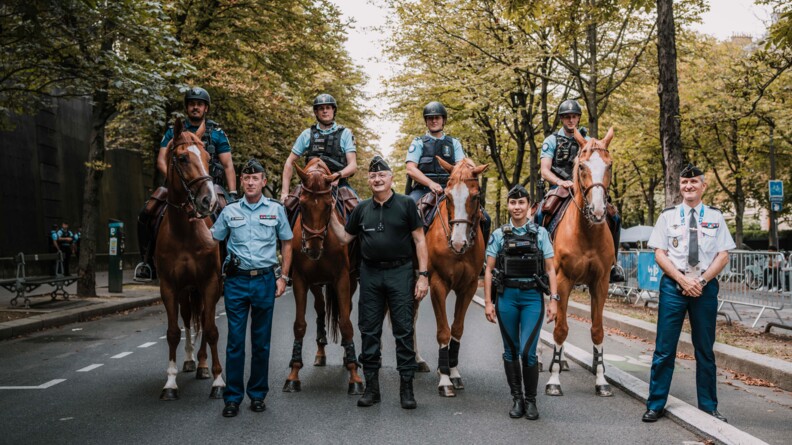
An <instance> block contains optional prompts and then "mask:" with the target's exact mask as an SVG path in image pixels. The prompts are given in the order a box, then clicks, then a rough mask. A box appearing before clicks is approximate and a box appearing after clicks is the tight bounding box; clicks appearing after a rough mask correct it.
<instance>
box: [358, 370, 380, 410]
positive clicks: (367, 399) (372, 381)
mask: <svg viewBox="0 0 792 445" xmlns="http://www.w3.org/2000/svg"><path fill="white" fill-rule="evenodd" d="M363 374H364V375H365V377H366V390H365V391H364V392H363V396H361V397H360V399H358V402H357V406H363V407H368V406H372V405H374V404H375V403H379V402H380V387H379V369H375V370H373V371H369V370H365V371H364V372H363Z"/></svg>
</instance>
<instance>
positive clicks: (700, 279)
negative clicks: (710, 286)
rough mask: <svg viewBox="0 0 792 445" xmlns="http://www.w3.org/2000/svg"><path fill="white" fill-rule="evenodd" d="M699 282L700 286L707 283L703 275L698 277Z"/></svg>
mask: <svg viewBox="0 0 792 445" xmlns="http://www.w3.org/2000/svg"><path fill="white" fill-rule="evenodd" d="M699 283H701V285H702V286H706V285H707V279H706V278H704V277H699Z"/></svg>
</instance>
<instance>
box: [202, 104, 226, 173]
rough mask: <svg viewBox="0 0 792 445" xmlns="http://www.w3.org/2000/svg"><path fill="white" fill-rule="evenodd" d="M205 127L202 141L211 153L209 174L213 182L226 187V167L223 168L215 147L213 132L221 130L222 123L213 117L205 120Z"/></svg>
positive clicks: (205, 148)
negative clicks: (219, 123) (218, 122)
mask: <svg viewBox="0 0 792 445" xmlns="http://www.w3.org/2000/svg"><path fill="white" fill-rule="evenodd" d="M204 127H205V131H204V134H203V136H201V142H203V144H204V150H206V152H207V153H209V175H210V176H211V177H212V182H214V183H215V184H217V185H219V186H221V187H223V188H225V186H226V176H225V168H223V164H222V163H221V162H220V158H219V157H218V156H217V148H216V147H215V143H214V140H213V139H212V132H213V131H215V130H219V129H220V125H218V124H217V122H215V121H213V120H211V119H206V121H205V122H204Z"/></svg>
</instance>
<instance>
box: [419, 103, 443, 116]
mask: <svg viewBox="0 0 792 445" xmlns="http://www.w3.org/2000/svg"><path fill="white" fill-rule="evenodd" d="M429 116H443V118H444V119H448V112H447V111H446V109H445V107H444V106H443V104H441V103H440V102H429V103H428V104H426V106H425V107H424V109H423V117H424V119H426V118H427V117H429Z"/></svg>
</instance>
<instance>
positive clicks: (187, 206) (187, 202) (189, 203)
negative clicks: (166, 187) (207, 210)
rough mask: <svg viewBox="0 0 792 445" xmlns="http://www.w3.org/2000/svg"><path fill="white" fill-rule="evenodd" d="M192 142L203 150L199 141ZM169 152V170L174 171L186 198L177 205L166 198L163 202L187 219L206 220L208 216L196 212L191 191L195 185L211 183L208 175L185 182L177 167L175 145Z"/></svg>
mask: <svg viewBox="0 0 792 445" xmlns="http://www.w3.org/2000/svg"><path fill="white" fill-rule="evenodd" d="M193 142H194V143H195V144H196V145H197V144H200V146H201V149H203V143H202V142H200V141H197V142H195V141H193ZM170 152H171V153H170V161H171V162H170V164H171V168H172V169H173V170H174V171H176V174H177V175H178V176H179V181H180V182H181V185H182V187H183V188H184V191H185V192H186V193H187V197H186V198H185V199H184V201H183V202H181V203H179V204H174V203H172V202H171V201H170V199H169V198H166V199H165V202H166V203H167V204H168V205H169V206H171V207H174V208H177V209H180V210H183V211H184V212H185V213H186V214H187V216H188V217H189V218H198V219H202V218H206V217H207V216H208V215H202V214H200V213H198V211H197V210H196V206H195V194H194V193H193V189H192V188H193V186H195V185H196V184H201V183H203V182H207V181H208V182H211V181H212V177H211V176H209V175H204V176H199V177H197V178H195V179H192V180H190V181H187V178H185V176H184V172H183V171H182V169H181V167H179V163H178V162H176V145H175V144H173V145H172V146H171V149H170ZM169 197H170V194H169Z"/></svg>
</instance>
